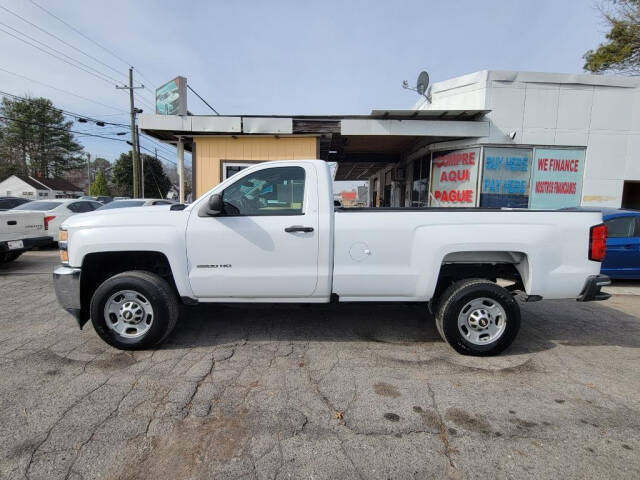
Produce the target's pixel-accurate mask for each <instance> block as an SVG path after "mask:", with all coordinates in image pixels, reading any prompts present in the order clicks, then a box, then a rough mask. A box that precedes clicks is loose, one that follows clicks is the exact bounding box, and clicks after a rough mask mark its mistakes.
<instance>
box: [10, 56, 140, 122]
mask: <svg viewBox="0 0 640 480" xmlns="http://www.w3.org/2000/svg"><path fill="white" fill-rule="evenodd" d="M0 71H3V72H5V73H8V74H9V75H14V76H16V77H20V78H23V79H25V80H28V81H30V82H33V83H37V84H40V85H42V86H44V87H47V88H52V89H53V90H57V91H59V92H62V93H66V94H67V95H72V96H74V97H76V98H80V99H82V100H86V101H87V102H91V103H95V104H96V105H100V106H102V107H106V108H110V109H111V110H116V111H118V112H122V114H126V113H128V112H127V111H126V110H122V109H120V108H115V107H113V106H112V105H107V104H106V103H102V102H98V101H97V100H93V99H91V98H87V97H83V96H82V95H77V94H75V93H73V92H69V91H68V90H63V89H61V88H58V87H54V86H53V85H48V84H46V83H44V82H41V81H39V80H34V79H33V78H29V77H27V76H25V75H21V74H19V73H15V72H11V71H9V70H6V69H4V68H2V67H0Z"/></svg>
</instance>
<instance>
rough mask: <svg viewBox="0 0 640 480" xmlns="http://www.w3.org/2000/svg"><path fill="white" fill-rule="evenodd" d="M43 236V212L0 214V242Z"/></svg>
mask: <svg viewBox="0 0 640 480" xmlns="http://www.w3.org/2000/svg"><path fill="white" fill-rule="evenodd" d="M45 235H46V232H45V229H44V212H24V211H11V210H9V211H6V212H0V242H6V241H8V240H20V239H24V238H31V237H42V236H45Z"/></svg>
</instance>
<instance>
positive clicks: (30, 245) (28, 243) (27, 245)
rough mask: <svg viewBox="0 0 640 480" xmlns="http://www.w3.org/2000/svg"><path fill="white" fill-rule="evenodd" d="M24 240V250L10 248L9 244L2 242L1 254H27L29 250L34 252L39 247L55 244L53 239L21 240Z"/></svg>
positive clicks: (0, 243)
mask: <svg viewBox="0 0 640 480" xmlns="http://www.w3.org/2000/svg"><path fill="white" fill-rule="evenodd" d="M20 240H22V245H23V247H22V248H11V249H10V248H9V242H8V241H7V242H0V253H9V252H26V251H28V250H32V249H34V248H37V247H44V246H45V245H49V244H50V243H52V242H53V238H52V237H32V238H21V239H20Z"/></svg>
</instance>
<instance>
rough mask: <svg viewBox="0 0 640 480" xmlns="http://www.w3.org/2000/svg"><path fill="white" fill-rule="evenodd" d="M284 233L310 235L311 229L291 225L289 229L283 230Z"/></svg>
mask: <svg viewBox="0 0 640 480" xmlns="http://www.w3.org/2000/svg"><path fill="white" fill-rule="evenodd" d="M284 231H285V232H287V233H293V232H304V233H311V232H313V227H303V226H302V225H291V226H290V227H287V228H285V229H284Z"/></svg>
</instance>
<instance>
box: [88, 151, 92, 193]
mask: <svg viewBox="0 0 640 480" xmlns="http://www.w3.org/2000/svg"><path fill="white" fill-rule="evenodd" d="M87 195H91V154H90V153H88V152H87Z"/></svg>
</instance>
